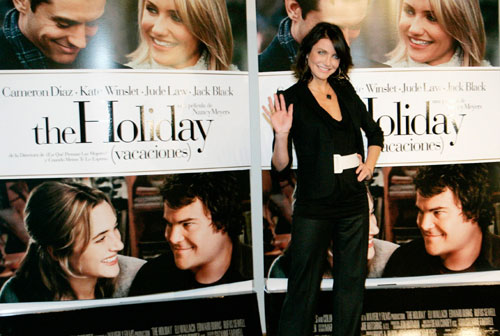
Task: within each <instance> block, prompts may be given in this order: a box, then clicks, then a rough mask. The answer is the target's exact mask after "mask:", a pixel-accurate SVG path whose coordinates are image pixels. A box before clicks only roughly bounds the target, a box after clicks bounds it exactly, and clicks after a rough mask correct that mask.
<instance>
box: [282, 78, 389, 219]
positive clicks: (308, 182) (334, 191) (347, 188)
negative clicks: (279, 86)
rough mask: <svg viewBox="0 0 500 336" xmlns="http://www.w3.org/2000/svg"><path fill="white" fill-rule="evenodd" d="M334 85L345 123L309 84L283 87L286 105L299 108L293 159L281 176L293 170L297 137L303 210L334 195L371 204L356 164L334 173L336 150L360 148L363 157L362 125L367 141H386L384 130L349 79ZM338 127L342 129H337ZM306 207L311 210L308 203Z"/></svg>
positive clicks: (298, 192)
mask: <svg viewBox="0 0 500 336" xmlns="http://www.w3.org/2000/svg"><path fill="white" fill-rule="evenodd" d="M329 84H330V86H331V87H332V88H333V89H334V91H335V93H336V95H337V98H338V101H339V106H340V108H341V111H342V118H343V122H345V123H344V125H342V123H337V124H336V122H335V120H333V118H332V117H331V116H330V115H329V114H328V113H327V112H326V111H325V110H323V109H322V108H321V107H320V106H319V104H318V103H317V102H316V100H315V98H314V96H313V95H312V93H311V92H310V90H309V88H308V87H307V84H306V83H303V82H299V83H296V84H295V85H293V86H291V87H290V88H288V89H287V90H286V91H284V92H283V94H284V96H285V101H286V104H287V106H288V105H289V104H291V103H293V104H294V108H293V123H292V128H291V130H290V134H289V137H288V152H289V158H290V160H289V163H288V166H287V167H286V168H285V169H283V170H282V171H281V172H279V175H282V176H287V175H288V173H289V169H290V167H291V165H292V142H293V145H294V146H295V152H296V154H297V161H298V162H297V189H296V193H295V196H296V207H295V210H297V206H298V207H299V210H300V207H301V204H315V203H316V205H321V204H322V203H323V202H326V203H323V204H327V205H328V206H331V205H332V203H331V202H332V201H333V200H341V201H342V202H346V204H351V205H352V204H358V202H359V201H361V204H366V202H367V200H366V188H365V186H364V183H363V182H358V181H357V175H356V174H355V170H356V169H355V168H353V169H348V170H344V172H343V173H342V174H341V175H342V177H340V176H336V174H334V173H333V154H344V155H345V154H352V153H358V154H360V155H361V156H362V157H364V144H363V139H362V136H361V129H363V131H364V132H365V134H366V137H367V139H368V146H371V145H377V146H380V147H382V146H383V133H382V130H381V129H380V127H379V126H378V125H377V123H375V121H373V118H372V116H371V115H369V114H368V112H367V111H366V107H365V105H364V103H363V102H362V101H361V99H360V98H359V96H358V95H357V94H356V92H355V90H354V88H353V87H352V85H351V84H350V83H349V81H347V80H337V79H329ZM349 124H350V125H349ZM339 131H340V132H341V133H337V132H339ZM347 133H349V134H348V135H346V134H347ZM343 136H345V137H343ZM344 146H345V147H344ZM340 147H341V148H340ZM273 169H275V168H274V167H273ZM339 179H341V180H339ZM339 186H341V187H342V188H339ZM332 197H333V198H332ZM318 200H319V201H318ZM335 204H336V205H338V203H335ZM304 210H306V211H307V209H305V207H304ZM300 211H302V210H300ZM311 213H312V211H311Z"/></svg>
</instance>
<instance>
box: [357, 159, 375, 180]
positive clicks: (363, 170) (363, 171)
mask: <svg viewBox="0 0 500 336" xmlns="http://www.w3.org/2000/svg"><path fill="white" fill-rule="evenodd" d="M358 157H359V162H360V164H359V166H358V168H356V174H358V181H359V182H361V181H364V180H370V179H371V178H372V177H373V168H370V167H368V165H367V164H366V163H363V158H362V157H361V155H359V154H358Z"/></svg>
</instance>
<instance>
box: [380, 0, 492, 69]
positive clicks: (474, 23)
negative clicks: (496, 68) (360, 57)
mask: <svg viewBox="0 0 500 336" xmlns="http://www.w3.org/2000/svg"><path fill="white" fill-rule="evenodd" d="M399 8H400V9H399V20H398V22H399V23H398V32H399V42H398V45H397V46H396V48H395V49H394V50H393V51H391V52H390V53H389V54H388V57H389V60H388V61H387V64H388V65H390V66H392V67H413V66H488V65H490V64H489V62H488V61H485V60H484V55H485V49H486V37H485V31H484V23H483V18H482V15H481V9H480V7H479V2H478V0H401V1H400V7H399Z"/></svg>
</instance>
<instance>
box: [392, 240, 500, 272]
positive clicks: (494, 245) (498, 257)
mask: <svg viewBox="0 0 500 336" xmlns="http://www.w3.org/2000/svg"><path fill="white" fill-rule="evenodd" d="M497 269H500V237H498V236H496V235H493V234H491V233H489V232H488V233H485V234H483V241H482V243H481V252H480V254H479V256H478V257H477V259H476V260H475V261H474V263H473V264H472V265H471V266H470V267H469V268H467V269H464V270H461V271H451V270H449V269H447V268H446V267H444V266H443V263H442V261H441V257H439V256H431V255H429V254H428V253H427V251H426V250H425V243H424V240H423V238H418V239H415V240H413V241H411V242H409V243H407V244H404V245H401V246H400V247H399V248H397V249H396V250H395V251H394V253H393V254H392V255H391V258H390V259H389V261H388V262H387V265H386V266H385V269H384V273H383V277H398V276H400V277H404V276H421V275H436V274H448V273H462V272H479V271H491V270H497Z"/></svg>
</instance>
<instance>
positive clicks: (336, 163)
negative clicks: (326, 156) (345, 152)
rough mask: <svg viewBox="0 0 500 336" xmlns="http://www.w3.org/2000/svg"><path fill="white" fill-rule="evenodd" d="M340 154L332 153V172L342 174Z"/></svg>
mask: <svg viewBox="0 0 500 336" xmlns="http://www.w3.org/2000/svg"><path fill="white" fill-rule="evenodd" d="M340 159H341V156H340V154H333V173H334V174H342V172H343V171H344V167H342V161H341V160H340Z"/></svg>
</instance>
